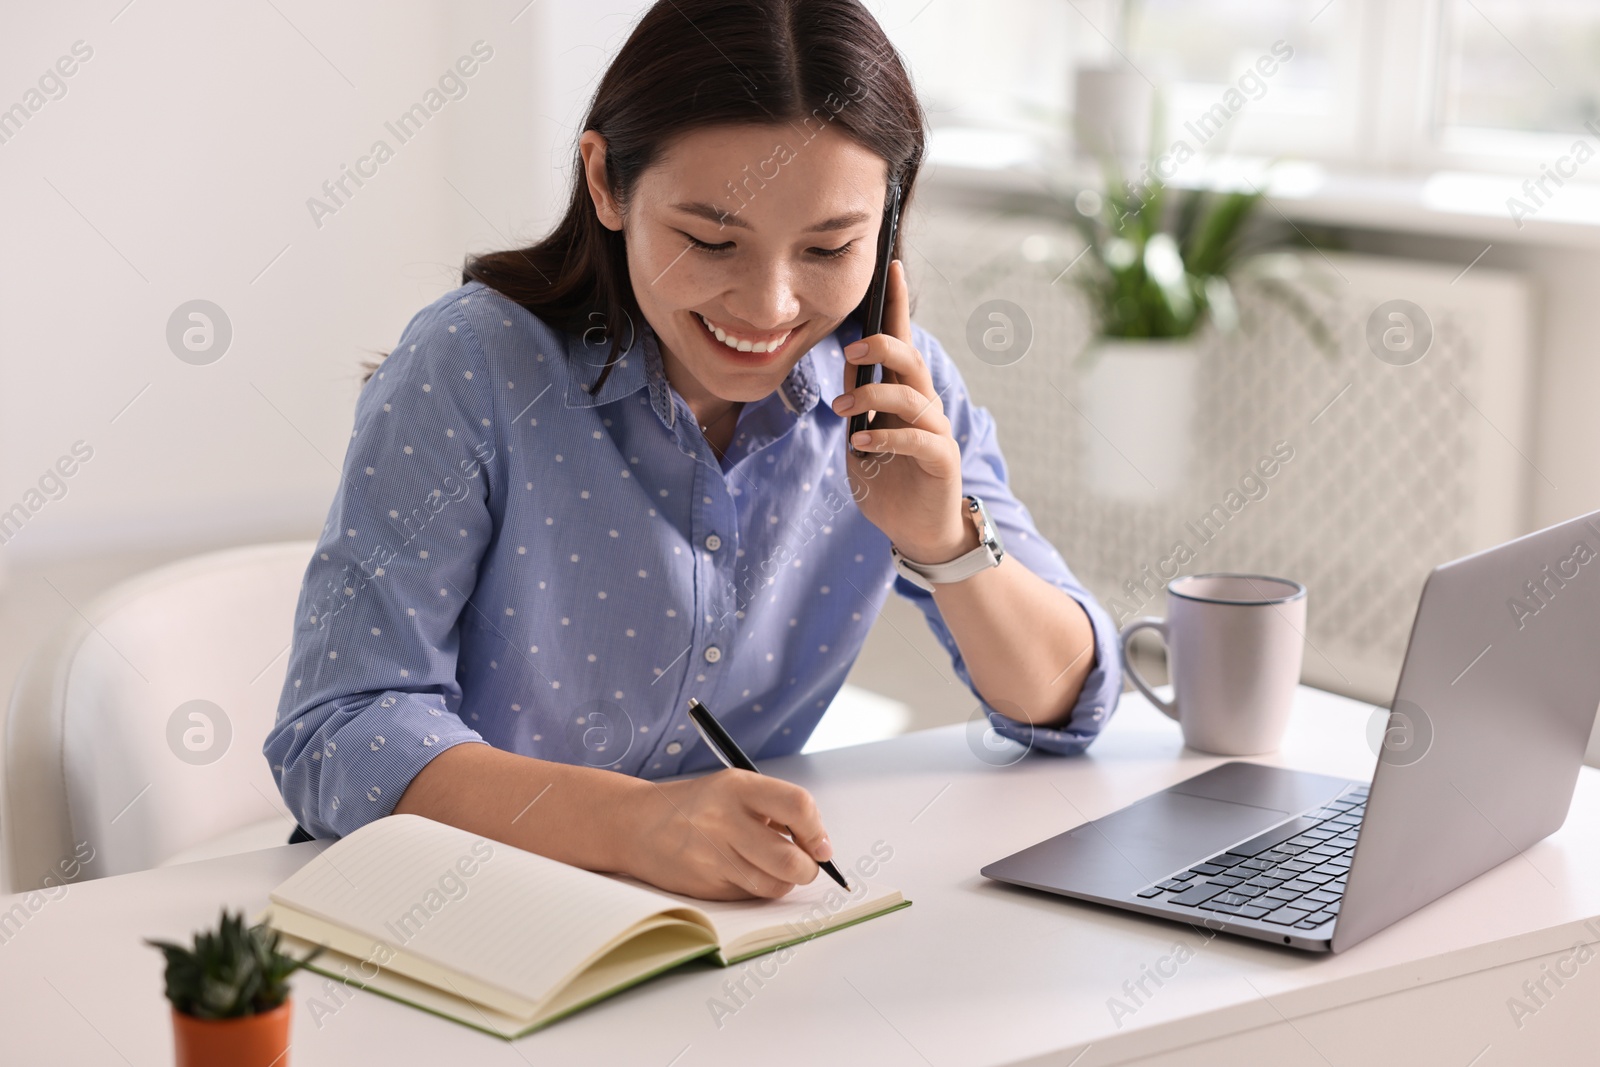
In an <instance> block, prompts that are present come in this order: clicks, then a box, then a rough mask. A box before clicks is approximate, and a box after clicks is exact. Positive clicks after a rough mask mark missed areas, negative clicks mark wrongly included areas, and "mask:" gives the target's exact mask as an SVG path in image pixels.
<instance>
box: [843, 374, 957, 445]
mask: <svg viewBox="0 0 1600 1067" xmlns="http://www.w3.org/2000/svg"><path fill="white" fill-rule="evenodd" d="M863 407H865V408H867V409H870V410H873V411H876V412H878V413H879V414H881V415H892V416H894V417H895V418H897V419H899V420H900V422H901V423H902V424H904V425H906V426H917V427H920V428H922V429H924V430H928V431H929V432H931V433H938V434H948V433H949V432H950V420H949V419H947V418H946V417H945V414H944V404H943V403H942V402H941V401H940V400H939V398H938V397H937V396H928V395H926V394H924V393H919V392H917V391H916V390H915V389H913V388H911V386H909V385H905V384H904V383H901V382H874V383H873V384H871V385H863V386H861V387H860V388H858V389H854V390H852V391H850V392H848V393H841V394H839V395H838V396H837V397H835V398H834V401H833V410H834V411H835V412H837V413H838V414H840V415H850V414H853V413H855V412H856V411H859V410H861V409H862V408H863ZM878 425H884V426H887V425H891V424H888V423H883V422H881V421H880V422H879V423H878Z"/></svg>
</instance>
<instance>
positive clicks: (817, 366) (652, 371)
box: [566, 319, 861, 427]
mask: <svg viewBox="0 0 1600 1067" xmlns="http://www.w3.org/2000/svg"><path fill="white" fill-rule="evenodd" d="M587 336H588V335H587V334H575V333H570V332H569V333H567V334H566V344H567V367H568V369H569V372H570V373H569V375H568V378H567V401H566V402H567V407H569V408H592V407H599V406H600V405H602V404H609V403H612V402H613V401H616V400H621V399H623V398H624V397H628V396H632V395H633V394H634V393H636V392H638V391H639V389H641V388H644V387H648V388H649V390H650V404H651V406H652V407H654V408H655V411H656V414H657V415H659V416H660V417H661V421H662V422H664V423H666V425H667V426H669V427H670V426H671V425H672V424H673V422H674V421H675V419H676V417H677V411H676V405H675V404H674V402H673V390H672V387H671V385H670V384H669V383H668V382H667V376H666V372H665V371H664V370H663V368H662V364H661V349H660V347H659V346H658V344H657V342H656V335H655V331H654V330H652V329H651V328H650V324H649V323H648V322H645V321H642V319H641V321H640V323H639V329H638V330H637V332H636V333H635V334H634V335H633V336H631V337H629V338H628V345H627V347H626V348H624V349H623V350H622V351H620V352H619V353H618V354H617V355H616V356H614V357H610V358H612V359H613V360H614V362H613V364H612V367H611V373H610V374H608V375H606V380H605V381H604V382H603V383H602V384H601V386H600V388H599V389H598V390H596V389H592V388H591V385H592V383H593V381H594V379H595V378H597V377H598V376H599V374H600V370H601V368H602V367H603V366H604V365H605V364H604V361H605V359H606V358H607V357H608V356H610V351H611V342H610V339H609V338H607V339H606V340H605V341H604V343H600V344H593V343H590V342H589V341H588V340H586V338H587ZM860 337H861V326H860V324H859V323H856V322H854V321H852V320H850V319H846V320H845V321H844V322H842V323H840V324H839V327H838V328H837V329H836V330H834V332H833V333H832V334H830V335H829V336H827V337H825V338H823V339H822V340H821V341H818V342H817V343H816V344H815V345H814V346H812V348H811V350H810V351H809V352H807V353H806V354H805V355H803V356H801V357H800V359H799V360H798V361H797V362H796V363H795V365H794V367H793V368H792V369H791V370H790V371H789V374H788V376H786V377H785V378H784V379H783V381H782V382H781V383H779V385H778V390H777V393H778V396H779V398H780V399H781V400H782V401H783V404H784V406H785V407H786V408H788V409H789V410H790V411H791V412H793V413H794V415H795V417H796V418H798V417H800V416H801V415H804V414H805V413H806V412H808V411H810V410H811V409H812V408H813V407H816V406H817V404H819V403H821V404H824V405H826V406H827V407H828V409H829V413H830V414H832V407H833V401H834V398H835V397H837V396H838V395H839V394H840V393H841V392H843V391H844V346H845V345H848V344H850V343H851V342H853V341H856V340H858V339H860Z"/></svg>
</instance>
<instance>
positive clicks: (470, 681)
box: [264, 0, 1121, 899]
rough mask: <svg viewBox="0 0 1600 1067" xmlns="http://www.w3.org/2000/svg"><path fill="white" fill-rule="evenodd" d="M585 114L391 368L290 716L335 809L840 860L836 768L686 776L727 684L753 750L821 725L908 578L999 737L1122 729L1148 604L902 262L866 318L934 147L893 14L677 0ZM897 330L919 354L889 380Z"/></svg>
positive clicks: (359, 411)
mask: <svg viewBox="0 0 1600 1067" xmlns="http://www.w3.org/2000/svg"><path fill="white" fill-rule="evenodd" d="M712 12H715V16H714V18H713V17H712V15H711V13H712ZM578 147H579V159H578V160H576V161H575V181H574V186H573V193H572V199H571V202H570V203H569V205H568V207H567V211H566V215H565V217H564V218H563V219H562V220H561V222H560V224H559V225H558V226H557V227H556V229H555V230H554V231H553V232H552V233H551V234H550V235H549V236H548V237H546V238H545V239H544V240H543V241H540V242H539V243H538V244H535V245H533V246H532V247H530V248H525V249H521V250H518V251H512V252H505V253H498V254H493V255H486V256H480V257H477V258H475V259H472V260H470V261H469V263H468V265H467V267H466V269H465V271H464V276H463V282H464V283H465V284H463V285H462V286H461V287H460V288H459V289H457V290H455V291H453V292H451V293H447V294H446V295H445V296H443V297H441V298H439V299H438V300H437V301H435V302H434V303H432V304H431V305H429V306H428V307H426V308H424V309H423V310H422V311H420V312H419V313H418V314H417V315H416V316H415V317H414V318H413V319H412V320H411V322H410V323H409V324H408V325H407V327H406V329H405V332H404V334H403V335H402V337H401V339H400V345H399V347H398V348H397V349H396V350H395V351H394V353H393V354H392V355H391V356H389V357H388V358H387V359H386V360H385V361H384V362H383V363H382V364H381V365H380V366H379V367H378V368H377V370H376V373H375V375H374V376H372V377H371V378H370V379H369V381H368V382H367V384H366V385H365V386H364V388H363V391H362V393H361V395H360V398H359V400H358V402H357V407H356V420H355V431H354V434H353V436H352V439H351V442H350V447H349V452H348V454H347V455H346V458H345V464H344V472H343V475H344V476H343V481H342V484H341V486H340V488H339V491H338V495H337V497H336V498H335V500H334V502H333V506H332V509H331V512H330V515H329V521H328V524H327V526H326V527H325V528H324V530H323V533H322V536H321V539H320V543H319V544H318V546H317V549H316V551H315V553H314V555H313V558H312V560H311V563H310V566H309V568H308V570H307V572H306V581H305V585H304V588H303V590H302V593H301V596H300V600H299V605H298V609H297V610H298V615H297V619H296V628H295V638H294V646H293V651H292V656H291V661H290V666H289V671H288V675H287V677H286V679H285V683H284V689H283V695H282V700H281V704H280V710H279V716H278V722H277V724H276V726H275V727H274V729H273V731H272V733H271V735H270V736H269V737H268V739H267V742H266V745H265V747H264V751H265V753H266V755H267V757H268V759H269V761H270V762H271V764H272V768H273V771H274V773H275V774H276V775H277V778H278V781H279V784H280V787H281V789H282V792H283V795H284V799H285V800H286V801H287V803H288V805H289V807H290V809H291V810H292V811H293V812H294V813H295V814H296V816H297V817H298V818H299V820H300V824H301V826H302V827H304V828H305V830H306V831H307V832H309V833H310V834H312V835H315V836H317V837H333V836H338V835H342V834H346V833H349V832H350V831H352V830H353V829H355V828H356V827H358V826H360V825H362V824H363V823H366V822H368V821H370V820H371V819H374V818H377V817H380V816H383V815H386V814H389V813H390V812H412V813H416V814H421V815H425V816H428V817H430V818H433V819H437V820H439V821H442V822H447V823H452V824H455V825H457V826H461V827H463V828H465V829H467V830H470V831H472V832H474V833H480V834H483V835H486V836H489V837H493V838H495V839H498V840H502V841H506V842H508V843H510V844H513V845H516V846H518V847H521V848H525V849H528V850H530V851H534V852H538V853H542V854H544V855H546V856H551V857H554V858H556V859H559V860H562V861H565V862H567V863H572V864H575V865H577V866H581V867H585V868H589V869H591V870H599V871H613V872H623V873H626V874H629V875H632V876H634V877H636V878H638V879H641V880H643V881H645V882H649V883H652V884H654V885H656V886H659V887H661V888H664V889H668V890H673V891H677V892H683V893H688V894H692V895H696V896H700V897H705V898H717V899H734V898H740V897H749V896H761V897H775V896H781V895H782V894H784V893H786V892H787V891H788V890H789V889H791V888H792V887H793V886H794V885H796V884H799V883H804V882H809V881H810V880H811V879H812V878H813V877H815V876H816V873H817V863H818V862H819V861H822V860H826V859H828V858H830V857H831V855H832V845H831V843H830V841H829V839H828V835H827V831H826V829H825V827H824V825H823V823H822V821H821V819H820V818H819V816H818V813H817V809H816V806H815V805H814V804H813V803H812V799H811V797H810V796H809V795H808V794H807V792H806V791H805V790H804V789H802V788H800V787H799V786H796V785H793V784H791V783H787V782H783V781H781V780H778V779H776V778H771V777H762V776H759V775H752V774H749V773H746V772H742V771H731V770H723V771H719V772H717V773H715V774H710V775H704V776H701V777H698V778H694V779H689V780H683V781H674V782H662V783H657V782H656V781H654V780H655V779H661V778H666V777H668V776H674V775H679V774H682V773H684V772H691V771H701V770H706V769H708V768H711V767H713V766H715V765H716V760H715V757H714V755H713V754H712V753H711V752H710V751H708V750H707V749H706V747H705V746H704V744H703V743H701V742H700V740H699V738H698V736H697V735H696V733H695V731H694V730H693V729H691V728H690V727H689V721H688V719H687V716H686V706H687V701H688V699H689V698H690V697H697V698H699V699H700V700H702V701H703V702H704V703H705V704H706V705H707V706H709V707H710V708H712V709H713V710H714V711H715V712H716V713H717V714H718V716H719V717H720V718H721V719H722V721H723V722H724V724H725V725H726V726H727V727H728V729H729V731H730V732H731V733H732V734H733V735H734V737H735V739H736V740H737V741H738V742H739V743H740V745H741V746H742V747H743V748H744V749H745V750H746V751H747V752H749V753H750V754H751V756H752V757H754V758H756V759H761V758H766V757H772V756H779V755H783V754H786V753H793V752H796V751H798V750H799V749H800V747H801V745H802V744H803V743H804V742H805V740H806V738H807V736H808V735H809V734H810V733H811V730H812V728H813V727H815V725H816V723H817V721H818V719H819V718H820V717H821V715H822V713H823V711H824V709H825V708H826V707H827V706H828V703H829V701H830V699H831V698H832V697H833V695H834V694H835V693H836V692H837V691H838V689H839V686H840V685H841V683H842V682H843V680H844V677H845V674H846V672H847V671H848V670H849V668H850V665H851V663H852V661H853V660H854V658H855V656H856V654H857V652H858V651H859V649H860V647H861V643H862V640H863V638H864V637H865V635H866V632H867V629H868V627H869V626H870V624H871V623H872V621H873V619H875V618H876V617H877V615H878V612H879V608H880V605H881V604H882V602H883V600H884V598H885V596H886V595H887V594H888V591H889V589H890V588H891V587H893V588H895V589H896V591H897V592H899V593H900V594H901V595H904V596H908V597H911V598H912V599H913V601H914V602H915V603H916V604H917V606H918V607H919V608H921V610H922V611H923V612H924V614H925V615H926V617H927V619H928V622H929V624H930V626H931V627H932V628H933V630H934V632H935V633H936V634H937V635H938V637H939V638H940V639H941V640H942V641H943V643H944V644H945V646H946V648H947V649H948V651H949V653H950V655H951V657H952V662H953V663H954V666H955V670H956V672H957V674H958V675H959V676H960V677H961V679H962V681H963V682H965V683H966V684H968V685H969V686H971V687H972V688H973V691H974V692H975V693H976V694H979V695H980V699H981V700H982V701H983V703H984V705H985V708H986V711H987V712H988V714H989V716H990V721H991V722H992V723H993V724H994V726H995V729H996V730H997V731H998V732H1000V733H1002V734H1006V735H1008V736H1013V737H1017V738H1021V739H1024V740H1027V741H1029V742H1030V743H1031V744H1032V745H1033V746H1034V747H1037V748H1041V749H1045V750H1049V751H1055V752H1063V753H1069V752H1077V751H1080V750H1082V749H1083V748H1084V747H1085V746H1086V745H1088V744H1089V742H1090V741H1091V740H1092V739H1093V738H1094V737H1095V735H1096V734H1097V733H1098V731H1099V729H1100V728H1101V726H1103V725H1104V722H1105V720H1106V718H1107V717H1108V716H1109V714H1110V713H1111V711H1112V709H1113V708H1114V706H1115V703H1116V699H1117V695H1118V693H1119V692H1120V690H1121V666H1120V663H1119V661H1118V658H1117V657H1118V653H1117V649H1116V645H1115V636H1116V633H1115V629H1114V627H1113V626H1112V624H1111V620H1110V618H1109V617H1108V616H1107V614H1106V613H1105V612H1104V611H1103V610H1102V609H1101V608H1100V606H1099V605H1098V604H1097V603H1096V602H1095V601H1094V599H1093V598H1092V597H1091V596H1090V595H1089V594H1088V593H1087V592H1086V591H1085V590H1084V589H1083V587H1082V586H1081V585H1080V584H1079V583H1078V582H1077V581H1076V579H1074V578H1073V576H1072V574H1071V572H1070V571H1069V570H1068V569H1067V567H1066V565H1065V563H1064V562H1063V561H1062V559H1061V557H1060V555H1059V554H1058V553H1056V552H1055V550H1054V549H1053V548H1051V546H1050V545H1049V544H1048V543H1047V542H1046V541H1045V540H1044V539H1043V538H1042V537H1041V536H1040V535H1039V533H1038V531H1037V530H1036V529H1035V528H1034V525H1033V521H1032V519H1031V517H1030V516H1029V514H1028V512H1027V510H1026V509H1025V508H1024V507H1023V506H1022V504H1020V503H1019V502H1018V501H1017V500H1016V499H1015V497H1013V496H1012V494H1011V492H1010V490H1009V489H1008V487H1007V485H1006V477H1005V465H1004V461H1003V459H1002V457H1001V454H1000V450H999V447H998V445H997V443H996V440H995V431H994V424H993V422H992V420H991V419H990V417H989V414H988V412H987V411H986V410H984V409H983V408H980V407H976V406H974V405H973V404H972V403H971V401H970V400H969V399H968V397H967V392H966V388H965V385H964V384H963V382H962V380H961V377H960V375H959V374H958V373H957V370H956V368H955V366H954V365H953V364H952V362H951V361H950V358H949V357H948V356H947V355H946V353H945V351H944V349H943V348H942V347H941V346H940V345H939V343H938V342H937V341H936V340H935V339H934V338H933V337H932V336H930V335H929V334H928V333H926V332H925V331H923V330H922V329H921V328H920V327H917V326H915V325H914V324H913V323H912V322H911V319H910V309H909V301H908V297H907V289H906V280H905V274H904V270H903V269H902V268H901V266H900V265H899V263H898V261H896V263H895V264H894V267H893V269H892V270H891V271H890V276H889V277H890V295H889V301H888V304H887V310H886V323H885V332H884V333H881V334H877V335H874V336H872V337H869V338H866V339H865V340H862V339H861V332H862V316H863V308H862V304H863V303H864V296H865V294H866V291H867V287H868V282H869V279H870V277H871V275H872V272H873V266H874V257H875V250H876V243H877V235H878V228H879V226H880V225H881V224H882V222H883V214H884V207H885V203H886V193H887V189H888V187H889V183H890V181H891V180H898V181H899V182H900V185H901V187H902V189H903V190H904V192H905V194H906V199H907V201H909V199H910V193H911V191H912V189H913V187H914V184H915V180H916V175H917V169H918V162H919V161H920V160H921V159H922V157H923V147H924V116H923V112H922V109H921V107H920V105H919V104H918V102H917V100H916V96H915V94H914V92H913V90H912V88H911V85H910V81H909V79H908V78H907V76H906V72H905V70H904V68H903V67H902V65H901V63H900V61H899V58H898V56H897V55H896V54H895V52H894V50H893V48H892V47H891V45H890V44H889V42H888V40H887V39H886V38H885V36H884V35H883V33H882V31H881V29H880V28H879V26H878V25H877V23H876V22H875V21H874V19H873V18H872V16H871V15H870V14H869V13H868V12H867V11H866V10H865V9H864V8H863V7H862V6H861V5H860V4H859V3H857V2H855V0H745V2H743V3H728V2H727V0H717V2H716V3H712V2H711V0H671V2H663V3H660V4H657V5H656V6H655V7H653V8H651V9H650V11H649V12H648V13H647V14H645V16H644V17H643V19H642V20H641V22H640V23H639V25H638V26H637V27H636V28H635V30H634V32H633V34H632V35H631V36H630V38H629V39H628V41H627V43H626V44H625V45H624V46H623V48H622V50H621V51H620V53H619V54H618V55H617V57H616V59H615V61H614V62H613V63H612V65H611V67H610V69H609V70H608V71H607V72H606V75H605V77H604V79H603V80H602V81H601V83H600V86H599V88H598V90H597V91H596V94H595V98H594V101H593V105H592V108H591V110H590V113H589V116H588V119H587V121H586V123H585V130H584V133H583V135H582V137H581V139H580V141H579V146H578ZM897 245H898V242H897ZM894 251H895V253H896V255H898V252H899V249H898V247H896V248H895V249H894ZM862 363H878V364H881V365H882V367H883V379H884V380H883V382H882V383H879V384H873V385H867V386H863V387H861V388H859V389H857V388H854V382H855V374H856V368H857V366H859V365H861V364H862ZM863 410H867V411H873V412H876V413H877V415H876V416H875V420H874V423H873V427H874V428H873V430H872V431H871V433H870V439H869V440H866V441H863V442H862V443H861V445H860V447H861V449H862V450H863V453H864V455H853V454H851V453H850V452H849V449H848V447H847V444H846V434H847V428H848V423H849V417H848V416H849V413H851V412H859V411H863ZM968 495H970V496H972V497H976V498H978V499H979V500H980V501H981V502H982V504H983V507H984V509H985V510H986V511H987V513H988V515H989V517H990V520H991V522H992V524H993V526H994V527H995V528H997V529H998V533H999V540H1000V542H1001V547H1002V550H1003V555H1001V556H1000V559H999V562H998V564H994V558H995V556H994V552H993V549H992V548H990V547H983V546H981V545H980V537H979V531H978V526H977V524H976V523H974V522H973V521H972V509H973V505H972V504H970V503H969V501H968V499H967V497H968ZM891 545H892V546H893V548H894V549H895V550H896V551H897V552H898V554H899V555H900V556H902V557H904V559H905V560H906V561H907V564H906V569H901V570H900V571H899V572H898V576H897V570H896V563H895V561H894V559H893V558H892V555H891ZM952 560H960V561H963V562H961V563H957V564H954V565H952V568H947V569H946V570H945V571H944V572H943V573H942V574H941V572H940V571H939V569H938V566H937V565H939V564H945V563H948V562H949V561H952ZM974 561H976V562H975V563H974ZM918 568H920V570H919V569H918ZM930 568H931V570H930ZM975 568H976V569H975ZM955 571H962V572H966V573H967V574H968V576H965V577H961V578H959V580H953V579H952V577H951V575H952V573H953V572H955ZM924 572H926V573H924ZM928 575H932V576H933V577H934V579H935V580H931V581H930V580H928ZM619 771H620V772H622V773H616V772H619ZM783 828H787V829H788V830H789V831H790V832H791V833H792V839H791V837H790V836H789V835H786V834H785V833H783V832H782V830H783Z"/></svg>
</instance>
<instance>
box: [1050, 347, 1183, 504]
mask: <svg viewBox="0 0 1600 1067" xmlns="http://www.w3.org/2000/svg"><path fill="white" fill-rule="evenodd" d="M1087 358H1088V359H1089V361H1090V363H1089V368H1088V370H1087V372H1086V373H1085V374H1084V376H1083V379H1082V391H1081V394H1080V396H1081V400H1080V414H1081V415H1082V416H1083V418H1082V419H1080V420H1079V424H1078V430H1079V440H1080V442H1081V445H1082V455H1083V459H1084V466H1083V470H1084V477H1085V482H1086V483H1087V488H1088V490H1089V491H1090V492H1092V493H1094V494H1095V495H1096V496H1100V497H1105V498H1109V499H1112V500H1124V501H1129V502H1138V503H1151V502H1155V501H1160V500H1165V499H1169V498H1170V497H1172V496H1173V495H1175V494H1176V493H1178V492H1179V491H1180V490H1181V489H1182V488H1183V486H1184V484H1185V482H1186V481H1187V479H1188V477H1189V458H1190V453H1191V452H1192V451H1193V447H1194V445H1193V438H1192V432H1191V431H1192V426H1193V421H1194V406H1195V394H1194V389H1195V369H1196V366H1197V364H1198V362H1199V354H1198V348H1197V347H1196V345H1195V343H1194V342H1193V341H1192V340H1190V339H1187V338H1184V339H1161V340H1133V339H1123V338H1115V337H1102V338H1100V339H1098V340H1097V341H1095V342H1094V346H1093V349H1092V350H1091V351H1090V352H1089V353H1088V355H1087Z"/></svg>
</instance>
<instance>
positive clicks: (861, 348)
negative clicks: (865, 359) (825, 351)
mask: <svg viewBox="0 0 1600 1067" xmlns="http://www.w3.org/2000/svg"><path fill="white" fill-rule="evenodd" d="M866 350H867V342H865V341H855V342H852V343H851V344H848V345H845V346H844V358H845V359H855V358H856V357H857V356H859V355H861V354H862V353H863V352H865V351H866Z"/></svg>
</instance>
